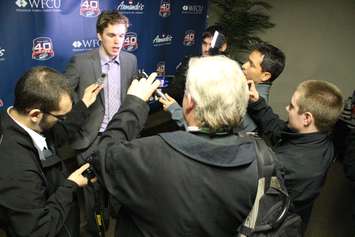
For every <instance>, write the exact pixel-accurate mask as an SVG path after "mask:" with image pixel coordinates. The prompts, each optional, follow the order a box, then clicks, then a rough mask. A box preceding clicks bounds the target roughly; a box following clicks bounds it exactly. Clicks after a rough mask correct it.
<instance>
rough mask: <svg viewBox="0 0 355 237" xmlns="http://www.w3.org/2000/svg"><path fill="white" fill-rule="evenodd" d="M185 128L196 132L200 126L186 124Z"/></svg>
mask: <svg viewBox="0 0 355 237" xmlns="http://www.w3.org/2000/svg"><path fill="white" fill-rule="evenodd" d="M186 130H187V131H189V132H197V131H200V128H199V127H196V126H188V127H187V129H186Z"/></svg>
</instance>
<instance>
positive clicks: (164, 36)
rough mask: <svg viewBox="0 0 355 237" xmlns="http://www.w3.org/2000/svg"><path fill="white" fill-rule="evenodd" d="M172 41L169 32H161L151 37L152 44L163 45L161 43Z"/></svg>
mask: <svg viewBox="0 0 355 237" xmlns="http://www.w3.org/2000/svg"><path fill="white" fill-rule="evenodd" d="M172 42H173V37H172V36H171V35H170V34H164V33H163V34H161V35H157V36H155V38H154V39H153V46H154V47H157V46H163V45H171V44H172Z"/></svg>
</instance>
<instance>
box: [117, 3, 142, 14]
mask: <svg viewBox="0 0 355 237" xmlns="http://www.w3.org/2000/svg"><path fill="white" fill-rule="evenodd" d="M117 10H119V11H120V12H121V13H123V14H143V12H144V4H143V3H141V2H140V1H133V0H128V1H122V2H121V3H120V4H119V5H118V6H117Z"/></svg>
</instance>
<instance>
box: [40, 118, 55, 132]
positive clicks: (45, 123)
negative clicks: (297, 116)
mask: <svg viewBox="0 0 355 237" xmlns="http://www.w3.org/2000/svg"><path fill="white" fill-rule="evenodd" d="M54 124H55V122H50V121H49V119H48V116H47V115H44V116H43V118H42V120H41V122H40V123H39V128H40V129H41V131H42V133H45V132H47V131H49V130H50V129H51V128H52V127H53V126H54Z"/></svg>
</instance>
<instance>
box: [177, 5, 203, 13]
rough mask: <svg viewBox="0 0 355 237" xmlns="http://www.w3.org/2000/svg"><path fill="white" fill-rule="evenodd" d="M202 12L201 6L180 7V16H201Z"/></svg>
mask: <svg viewBox="0 0 355 237" xmlns="http://www.w3.org/2000/svg"><path fill="white" fill-rule="evenodd" d="M202 12H203V6H202V5H184V6H182V12H181V13H182V14H194V15H201V14H202Z"/></svg>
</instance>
